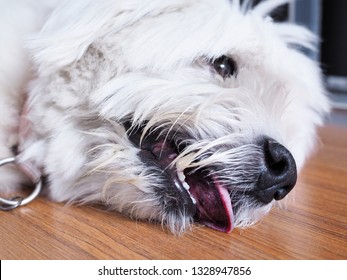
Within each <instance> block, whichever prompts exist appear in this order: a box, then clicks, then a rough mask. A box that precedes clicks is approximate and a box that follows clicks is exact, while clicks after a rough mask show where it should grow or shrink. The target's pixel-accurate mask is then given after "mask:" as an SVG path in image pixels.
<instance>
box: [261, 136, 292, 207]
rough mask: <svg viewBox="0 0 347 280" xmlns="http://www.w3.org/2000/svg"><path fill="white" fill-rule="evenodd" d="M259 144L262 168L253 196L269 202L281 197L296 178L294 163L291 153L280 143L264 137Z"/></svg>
mask: <svg viewBox="0 0 347 280" xmlns="http://www.w3.org/2000/svg"><path fill="white" fill-rule="evenodd" d="M260 145H262V147H263V152H264V161H265V164H264V168H263V170H262V171H261V173H260V176H259V179H258V182H257V186H256V189H255V196H256V197H257V199H258V200H259V201H260V202H263V203H265V204H267V203H270V202H271V201H272V200H273V199H275V200H281V199H283V198H284V197H285V196H286V195H287V194H288V193H289V192H290V191H291V190H292V189H293V188H294V185H295V183H296V179H297V172H296V164H295V160H294V158H293V156H292V154H291V153H290V152H289V151H288V150H287V149H286V148H285V147H284V146H282V145H281V144H280V143H278V142H276V141H275V140H273V139H271V138H264V139H262V140H261V143H260Z"/></svg>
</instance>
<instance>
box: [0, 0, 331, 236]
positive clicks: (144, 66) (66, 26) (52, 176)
mask: <svg viewBox="0 0 347 280" xmlns="http://www.w3.org/2000/svg"><path fill="white" fill-rule="evenodd" d="M249 2H250V1H244V2H243V4H240V3H239V1H238V0H233V1H231V0H200V1H196V0H166V1H161V0H128V1H121V0H100V1H94V0H76V1H66V2H63V3H61V1H48V0H41V1H38V0H29V1H28V0H26V1H24V0H23V1H21V0H16V1H1V2H0V3H1V6H0V13H1V22H0V28H1V30H0V31H1V32H0V36H1V37H0V41H1V45H0V62H1V63H0V131H1V134H0V158H4V157H7V156H10V155H12V154H13V152H14V150H17V151H18V153H19V154H20V155H19V159H20V161H21V162H30V163H31V164H33V165H35V166H36V167H37V168H39V169H40V170H41V172H42V174H43V176H45V177H46V178H47V184H46V188H47V193H48V195H49V197H50V198H51V199H53V200H55V201H60V202H73V203H96V204H104V205H106V206H107V208H108V209H110V210H116V211H119V212H121V213H124V214H126V215H129V216H131V217H133V218H136V219H145V220H152V221H158V222H161V223H163V224H164V225H166V226H168V228H169V229H170V230H171V231H172V232H174V233H181V232H183V231H184V230H186V229H187V228H189V227H190V226H191V224H192V223H193V221H194V220H196V221H198V222H201V223H203V224H206V225H208V226H211V227H212V228H216V229H219V230H223V231H230V230H231V229H232V227H234V226H239V227H243V226H248V225H251V224H254V223H255V222H257V221H258V220H259V219H261V218H262V217H263V216H264V214H265V213H267V212H268V211H269V210H270V208H271V205H272V204H273V200H271V201H266V202H261V201H259V199H257V197H258V194H257V193H256V192H257V185H259V183H258V182H259V178H260V177H261V174H262V172H263V170H264V168H265V167H264V166H266V164H267V163H266V162H267V159H266V156H264V147H263V146H262V144H259V143H263V142H262V141H261V139H264V138H266V139H274V140H275V141H276V142H278V143H280V144H281V145H282V146H283V147H285V148H286V151H287V150H288V151H290V153H291V155H292V156H293V158H294V159H295V163H296V167H297V170H300V169H301V167H302V166H303V164H304V161H305V159H306V158H307V156H308V155H309V154H310V152H311V151H312V148H313V146H314V143H315V140H316V126H317V125H320V124H322V117H323V115H324V114H325V113H326V112H327V111H328V109H329V106H328V101H327V98H326V96H325V93H324V89H323V86H322V82H321V74H320V69H319V67H318V66H317V64H316V63H315V62H314V61H312V60H310V59H309V58H307V57H306V56H304V55H303V54H302V53H301V52H300V49H301V48H311V49H312V48H314V45H315V40H316V39H315V37H314V36H313V35H312V34H311V33H310V32H308V31H307V30H306V29H304V28H302V27H299V26H296V25H293V24H290V23H274V22H273V21H272V20H271V18H270V17H269V16H268V15H269V13H270V12H271V11H272V10H273V9H275V8H276V7H278V6H279V5H281V4H283V3H285V2H286V1H282V0H272V1H264V2H262V3H261V4H259V5H257V6H256V7H254V8H250V6H251V5H249ZM223 56H224V57H229V58H231V59H232V61H233V62H234V63H235V65H234V66H235V69H234V70H235V71H234V72H233V73H231V74H232V75H226V76H223V75H221V73H219V72H218V68H216V67H215V62H216V61H218V58H221V57H223ZM24 107H25V110H24V112H25V113H24V115H23V116H22V120H20V116H21V114H22V112H23V108H24ZM19 123H22V127H21V128H20V129H19ZM23 127H24V128H23ZM23 131H24V132H23ZM282 146H281V147H282ZM14 147H15V148H16V149H14ZM283 149H284V148H283ZM288 153H289V152H288ZM293 172H294V171H293ZM293 176H294V175H293ZM0 178H1V184H2V185H1V187H0V188H1V189H2V191H3V192H2V194H5V193H6V191H9V190H10V189H12V188H14V187H15V186H16V185H17V186H19V185H20V183H23V180H25V179H24V178H23V177H21V176H19V175H18V173H16V172H12V171H11V170H9V169H8V168H1V169H0ZM177 178H179V180H178V179H177ZM204 181H206V182H204ZM193 185H194V186H193ZM189 187H190V188H191V190H190V191H186V190H184V189H185V188H189ZM211 189H214V190H218V191H213V192H212V191H211V195H212V198H211V199H212V200H213V201H210V202H208V201H207V202H206V201H200V198H201V197H203V198H205V199H207V197H205V196H206V194H204V193H205V191H206V192H210V190H211ZM227 196H228V197H229V198H228V197H227ZM281 198H282V197H281ZM197 200H199V201H197ZM221 201H222V202H223V204H230V205H224V206H223V207H224V208H223V207H222V206H218V207H219V208H221V209H222V210H220V209H217V210H215V209H214V208H213V207H215V206H213V205H214V203H215V202H216V203H217V204H218V203H219V204H220V203H221ZM264 201H265V200H264ZM204 203H205V204H204ZM206 203H207V204H208V206H206V205H207V204H206ZM200 204H201V205H202V206H201V205H200ZM210 204H211V205H210ZM218 207H217V208H218ZM204 209H205V210H206V211H208V212H211V213H212V215H213V219H216V218H217V219H218V217H219V216H224V215H226V216H228V215H230V217H227V218H226V219H227V220H228V219H229V220H230V221H229V222H231V223H232V225H229V226H228V227H229V228H228V229H226V228H223V226H224V225H222V226H221V227H222V228H221V227H220V226H219V225H217V224H218V222H217V224H213V221H212V222H211V220H208V218H207V217H206V216H208V213H207V214H202V212H203V210H204ZM223 209H224V210H223ZM219 210H220V211H222V212H221V213H219V212H218V211H219ZM223 219H224V218H223V217H222V218H221V220H223ZM221 223H223V221H221Z"/></svg>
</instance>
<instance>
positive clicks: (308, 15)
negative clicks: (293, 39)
mask: <svg viewBox="0 0 347 280" xmlns="http://www.w3.org/2000/svg"><path fill="white" fill-rule="evenodd" d="M258 2H260V0H255V1H254V4H257V3H258ZM272 17H273V18H274V19H275V20H276V21H287V20H289V21H292V22H296V23H298V24H300V25H305V26H306V27H308V28H309V29H310V30H312V31H313V32H314V33H315V34H317V35H318V36H319V38H321V44H320V47H319V50H318V53H313V52H310V51H306V50H304V51H305V52H307V53H308V55H310V56H311V57H312V58H314V59H316V60H317V61H319V62H320V64H321V67H322V69H323V73H324V77H325V84H326V87H327V89H328V91H329V93H330V99H331V100H332V105H333V111H332V114H331V116H330V117H329V118H328V119H327V122H330V123H334V124H341V125H344V126H347V0H296V1H293V2H292V3H290V4H288V5H285V6H283V7H281V8H279V9H278V10H275V11H274V12H273V14H272Z"/></svg>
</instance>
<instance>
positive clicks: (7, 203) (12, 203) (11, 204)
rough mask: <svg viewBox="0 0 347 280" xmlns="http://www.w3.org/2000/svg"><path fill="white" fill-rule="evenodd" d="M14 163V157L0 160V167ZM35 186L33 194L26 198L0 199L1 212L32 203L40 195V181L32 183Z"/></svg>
mask: <svg viewBox="0 0 347 280" xmlns="http://www.w3.org/2000/svg"><path fill="white" fill-rule="evenodd" d="M11 163H14V164H16V158H15V157H9V158H5V159H2V160H0V166H3V165H6V164H11ZM33 183H34V184H35V189H34V190H33V192H32V193H31V194H30V195H29V196H27V197H26V198H21V197H18V196H17V197H13V198H11V199H5V198H2V197H0V204H3V205H0V209H1V210H11V209H14V208H17V207H19V206H23V205H26V204H28V203H30V202H31V201H33V200H34V199H35V198H36V197H37V196H38V195H39V193H40V191H41V188H42V181H41V179H40V180H38V182H33Z"/></svg>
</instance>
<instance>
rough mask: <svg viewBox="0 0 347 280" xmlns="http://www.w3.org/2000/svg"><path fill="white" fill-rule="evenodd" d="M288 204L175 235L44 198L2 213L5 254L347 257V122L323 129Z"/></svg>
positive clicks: (0, 242)
mask: <svg viewBox="0 0 347 280" xmlns="http://www.w3.org/2000/svg"><path fill="white" fill-rule="evenodd" d="M320 133H321V139H322V145H321V146H322V147H321V149H320V150H319V151H318V152H317V153H316V154H315V155H314V156H313V157H312V159H311V160H310V161H309V162H308V163H307V165H306V167H305V168H304V170H303V172H302V174H301V177H300V179H299V182H298V184H297V186H296V191H295V193H293V194H292V195H291V196H290V197H289V199H288V200H287V205H286V208H287V209H286V210H281V209H279V208H276V209H273V211H272V212H271V213H270V215H268V216H267V217H266V218H265V219H264V220H263V222H262V223H260V224H259V225H258V226H256V227H254V228H251V229H247V230H242V231H240V230H234V231H233V232H232V233H231V234H229V235H228V234H224V233H220V232H217V231H213V230H210V229H207V228H203V227H198V226H195V227H194V228H193V230H192V231H191V232H188V233H186V234H184V235H183V236H180V237H177V236H173V235H171V234H170V233H168V232H166V231H165V230H163V229H162V228H161V226H159V225H153V224H148V223H143V222H135V221H131V220H128V219H127V218H125V217H122V216H120V215H118V214H111V213H104V212H101V211H100V210H96V209H94V208H91V207H75V206H69V207H64V206H63V205H61V204H57V203H53V202H48V201H46V200H45V199H43V198H40V199H38V200H36V201H35V202H33V203H31V204H29V205H28V206H25V207H22V208H20V209H16V210H14V211H11V212H0V236H1V237H0V259H347V129H346V128H342V127H336V126H328V127H325V128H324V129H322V130H321V131H320Z"/></svg>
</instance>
